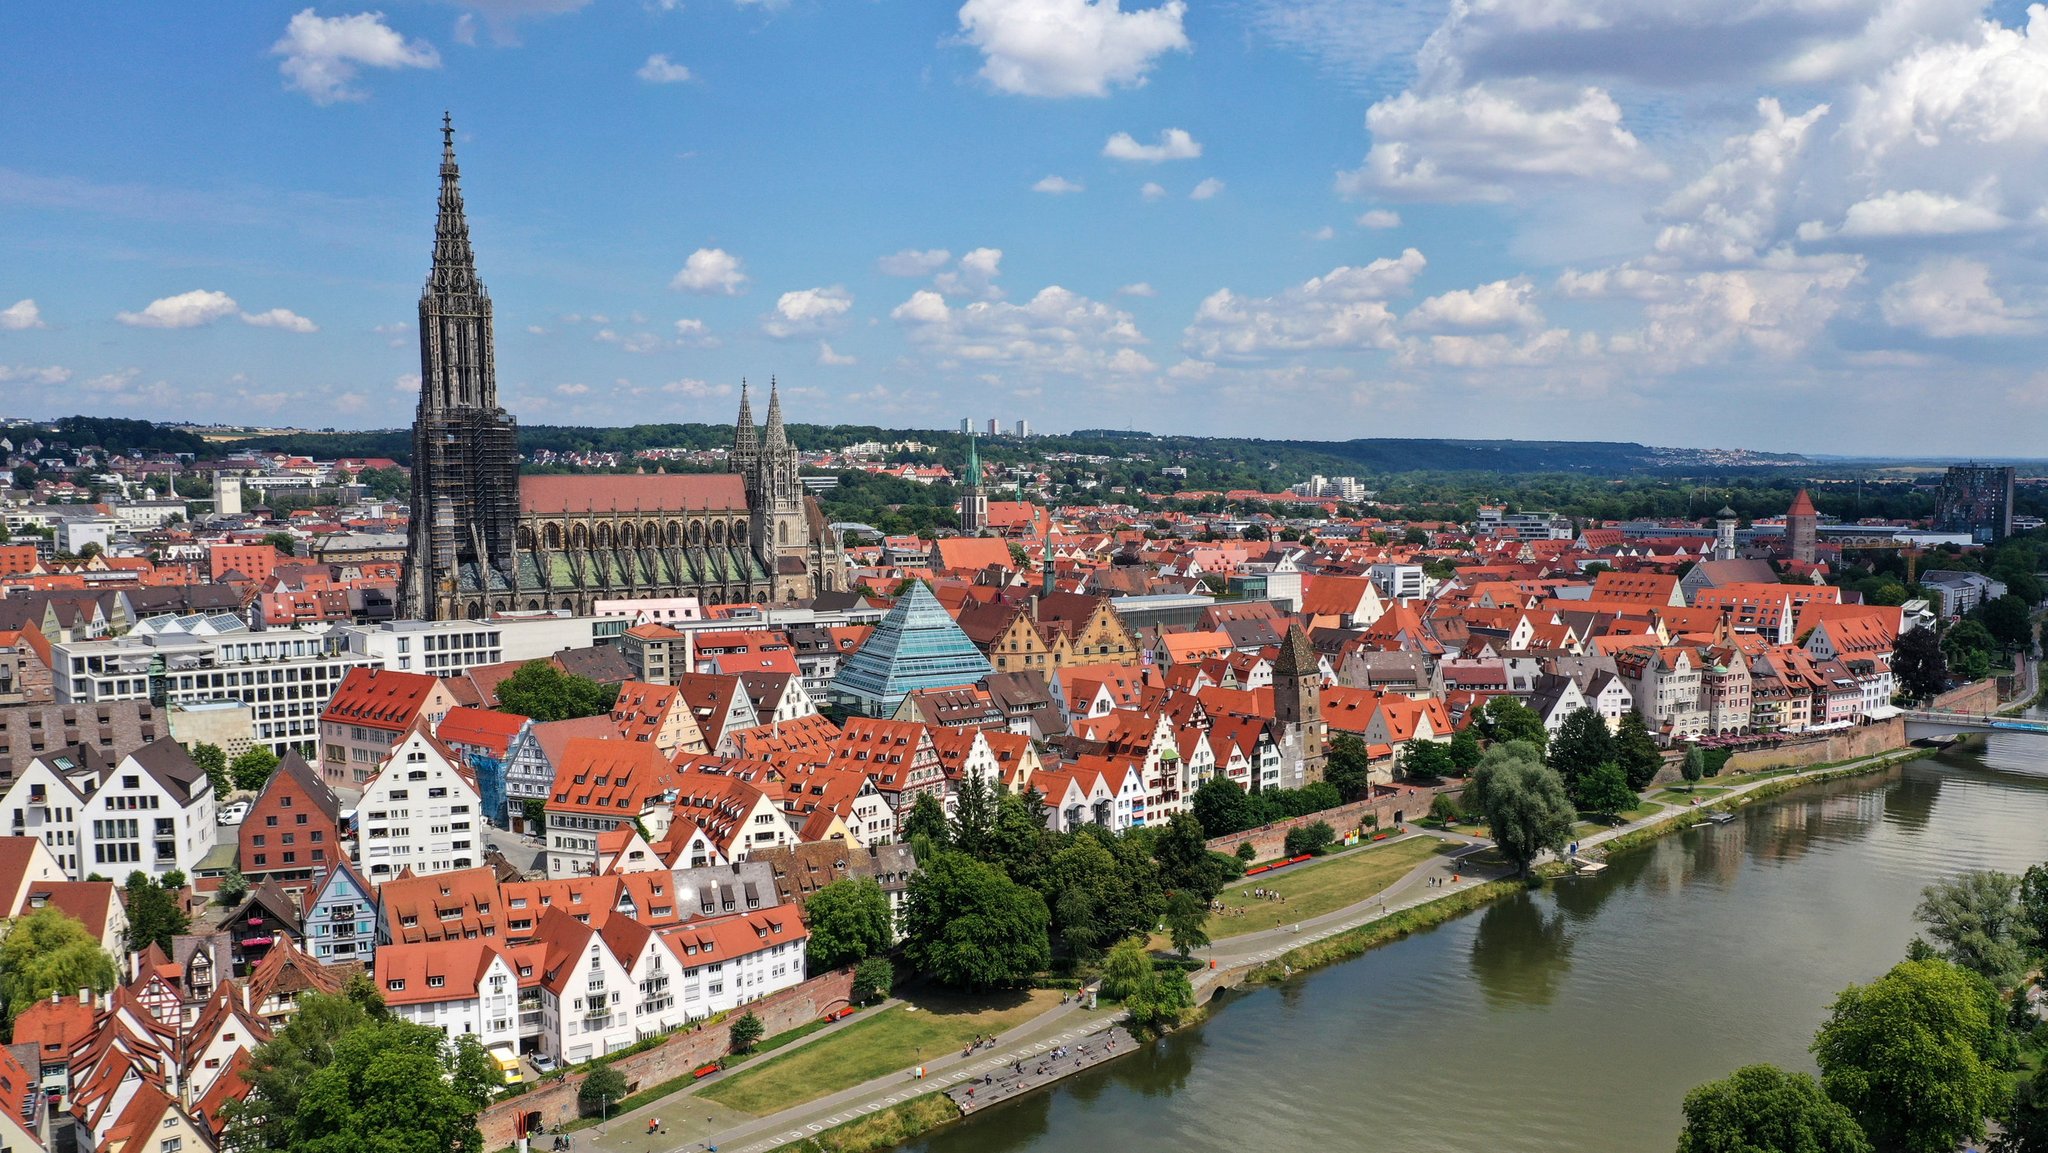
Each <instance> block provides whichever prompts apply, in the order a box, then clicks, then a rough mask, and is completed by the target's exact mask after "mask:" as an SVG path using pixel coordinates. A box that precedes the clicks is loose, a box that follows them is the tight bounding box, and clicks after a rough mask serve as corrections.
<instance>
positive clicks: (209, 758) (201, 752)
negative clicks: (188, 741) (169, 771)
mask: <svg viewBox="0 0 2048 1153" xmlns="http://www.w3.org/2000/svg"><path fill="white" fill-rule="evenodd" d="M185 751H186V752H187V753H189V754H190V755H191V757H192V763H193V764H195V765H198V766H199V767H200V768H201V769H204V770H205V771H206V779H207V780H208V781H209V782H211V783H212V785H213V795H214V797H216V798H220V797H225V796H227V795H228V794H229V793H231V792H234V791H235V779H234V777H232V776H231V775H229V773H228V754H227V751H226V750H225V749H222V748H221V747H220V746H219V745H211V744H207V743H206V742H205V741H201V742H199V743H198V744H195V745H188V746H186V748H185Z"/></svg>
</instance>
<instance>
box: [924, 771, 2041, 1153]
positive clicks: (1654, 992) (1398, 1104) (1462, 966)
mask: <svg viewBox="0 0 2048 1153" xmlns="http://www.w3.org/2000/svg"><path fill="white" fill-rule="evenodd" d="M2043 860H2048V738H2040V737H2025V736H2010V737H2008V736H2003V735H1994V736H1993V737H1992V738H1991V744H1990V746H1989V747H1988V748H1982V747H1980V748H1979V749H1977V750H1976V751H1974V752H1955V751H1951V752H1944V753H1942V754H1941V755H1940V756H1938V757H1934V758H1930V759H1926V760H1922V761H1917V762H1914V763H1911V764H1909V765H1907V766H1904V767H1903V768H1898V769H1893V770H1890V771H1889V772H1886V773H1884V774H1879V775H1872V776H1868V777H1862V778H1856V779H1853V780H1848V781H1839V782H1835V783H1832V784H1828V785H1819V786H1814V787H1811V788H1806V789H1802V790H1799V791H1797V792H1794V793H1791V794H1788V795H1787V796H1785V797H1783V798H1780V799H1779V800H1776V801H1773V802H1768V803H1765V804H1761V805H1757V806H1754V807H1752V808H1749V809H1746V810H1743V811H1742V813H1741V814H1740V817H1739V819H1738V820H1736V821H1735V822H1733V823H1732V824H1728V825H1722V826H1712V825H1709V826H1704V827H1701V828H1698V829H1694V830H1691V831H1689V832H1685V833H1682V834H1678V835H1674V836H1671V837H1668V838H1665V839H1664V840H1662V841H1659V842H1656V843H1655V844H1653V845H1651V846H1649V847H1647V848H1644V849H1640V850H1638V851H1635V852H1633V853H1625V854H1622V855H1620V856H1618V857H1616V858H1614V859H1613V860H1612V861H1611V862H1610V867H1609V868H1608V869H1607V870H1606V871H1605V872H1604V873H1602V874H1600V875H1599V876H1597V877H1591V878H1570V879H1565V880H1560V881H1557V882H1554V883H1553V884H1552V885H1551V886H1549V887H1548V888H1547V889H1546V890H1544V891H1542V892H1538V893H1532V894H1524V895H1518V896H1515V897H1512V898H1510V899H1507V900H1504V901H1501V902H1498V903H1496V904H1493V905H1490V906H1488V907H1486V908H1485V909H1482V910H1479V911H1477V912H1474V913H1472V914H1469V915H1467V916H1465V917H1462V918H1459V919H1457V920H1454V921H1452V922H1449V923H1448V924H1445V925H1443V926H1441V927H1439V928H1437V929H1434V930H1431V931H1429V932H1425V933H1421V934H1418V935H1416V936H1413V937H1410V938H1408V939H1406V940H1403V941H1397V942H1395V943H1393V944H1390V945H1388V946H1385V947H1383V948H1380V949H1376V950H1374V951H1372V952H1370V953H1367V954H1366V955H1365V956H1363V957H1360V958H1358V959H1356V960H1353V961H1349V962H1345V963H1343V964H1339V965H1335V966H1332V967H1330V968H1328V969H1324V970H1320V971H1317V972H1313V973H1309V974H1306V975H1304V976H1302V977H1299V978H1296V979H1295V980H1293V981H1291V982H1289V983H1287V984H1285V985H1282V986H1279V987H1272V988H1262V989H1256V990H1252V991H1250V992H1244V993H1239V994H1234V995H1231V996H1230V999H1229V1000H1228V1001H1226V1002H1225V1003H1223V1005H1222V1006H1221V1007H1220V1008H1219V1010H1218V1011H1217V1012H1216V1013H1215V1014H1213V1015H1212V1016H1211V1017H1210V1018H1209V1019H1208V1020H1207V1021H1205V1022H1204V1023H1203V1024H1201V1025H1199V1026H1196V1027H1193V1028H1189V1029H1184V1030H1182V1031H1180V1032H1178V1033H1175V1034H1173V1035H1172V1036H1170V1037H1168V1038H1166V1039H1164V1040H1163V1041H1160V1042H1158V1043H1156V1044H1155V1045H1153V1046H1151V1047H1149V1048H1148V1049H1147V1050H1146V1051H1145V1052H1143V1053H1141V1054H1138V1055H1135V1056H1132V1057H1129V1058H1125V1059H1122V1060H1119V1061H1117V1062H1113V1063H1111V1064H1110V1065H1108V1066H1105V1067H1104V1068H1102V1069H1100V1070H1096V1071H1091V1072H1089V1073H1086V1074H1083V1075H1080V1076H1077V1077H1074V1078H1071V1079H1069V1080H1067V1081H1063V1082H1061V1083H1060V1085H1059V1087H1057V1088H1056V1089H1053V1090H1052V1091H1050V1092H1046V1093H1040V1094H1036V1095H1034V1096H1031V1097H1027V1098H1024V1099H1021V1100H1019V1101H1017V1102H1015V1103H1013V1104H1009V1105H1005V1106H1003V1107H1001V1108H998V1109H993V1110H990V1111H988V1112H986V1113H981V1114H977V1115H976V1116H975V1117H974V1118H972V1119H971V1120H967V1121H964V1122H961V1123H959V1124H956V1125H952V1126H949V1127H947V1128H945V1129H942V1130H939V1131H937V1132H935V1133H933V1134H931V1135H930V1136H929V1137H927V1138H925V1139H923V1140H921V1141H920V1142H918V1143H916V1144H915V1145H913V1146H911V1148H912V1149H914V1150H916V1151H917V1153H1064V1151H1066V1150H1082V1149H1113V1150H1116V1151H1117V1153H1147V1151H1151V1150H1158V1151H1160V1153H1166V1151H1169V1150H1170V1151H1173V1153H1201V1151H1214V1153H1246V1151H1251V1150H1269V1149H1303V1150H1306V1149H1370V1150H1386V1151H1391V1153H1401V1151H1410V1150H1413V1151H1418V1153H1419V1151H1432V1153H1433V1151H1452V1150H1458V1151H1462V1150H1481V1149H1484V1150H1500V1151H1507V1153H1512V1151H1528V1153H1564V1151H1567V1150H1569V1151H1572V1153H1654V1151H1657V1150H1668V1149H1671V1148H1674V1147H1675V1145H1676V1142H1677V1137H1678V1129H1679V1123H1680V1116H1679V1103H1680V1101H1681V1100H1682V1099H1683V1097H1684V1096H1685V1093H1686V1091H1687V1090H1688V1089H1690V1088H1692V1087H1693V1086H1695V1085H1697V1084H1699V1083H1700V1082H1702V1081H1707V1080H1711V1079H1713V1078H1716V1077H1721V1076H1724V1075H1726V1074H1727V1073H1729V1072H1730V1071H1732V1070H1733V1069H1735V1068H1737V1067H1738V1066H1741V1065H1746V1064H1751V1063H1753V1062H1758V1061H1768V1062H1773V1063H1776V1064H1779V1065H1782V1066H1785V1067H1786V1068H1792V1069H1803V1070H1806V1071H1809V1072H1812V1071H1813V1070H1814V1065H1813V1061H1812V1059H1811V1057H1810V1056H1809V1055H1808V1054H1807V1052H1806V1047H1807V1045H1808V1044H1809V1043H1810V1042H1811V1041H1812V1039H1813V1033H1814V1030H1815V1029H1816V1028H1818V1027H1819V1025H1820V1023H1821V1021H1822V1019H1823V1017H1824V1016H1825V1015H1826V1013H1827V1009H1828V1006H1829V1004H1830V1003H1831V1002H1832V1001H1833V999H1834V996H1835V994H1836V993H1837V992H1838V991H1840V990H1841V988H1842V987H1843V986H1845V985H1848V984H1851V983H1861V982H1866V981H1870V980H1872V979H1874V978H1876V977H1878V976H1880V975H1882V974H1883V973H1884V971H1885V970H1886V969H1888V968H1890V967H1891V965H1892V964H1894V963H1895V962H1897V961H1899V960H1901V959H1902V958H1903V956H1904V953H1905V948H1906V944H1907V942H1908V941H1909V940H1910V939H1911V938H1912V936H1913V934H1914V930H1915V926H1914V922H1913V917H1912V914H1913V907H1914V906H1915V905H1916V904H1917V903H1918V901H1919V897H1920V890H1921V888H1922V887H1923V886H1925V885H1926V884H1928V883H1929V882H1931V881H1934V880H1936V879H1937V878H1940V877H1943V876H1946V875H1948V874H1951V873H1955V872H1959V871H1962V870H1964V869H1982V868H1997V869H2003V870H2007V871H2010V872H2018V871H2020V870H2021V869H2023V868H2025V867H2026V866H2028V865H2031V864H2036V863H2039V862H2041V861H2043Z"/></svg>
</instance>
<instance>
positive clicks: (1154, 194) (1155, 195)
mask: <svg viewBox="0 0 2048 1153" xmlns="http://www.w3.org/2000/svg"><path fill="white" fill-rule="evenodd" d="M1138 195H1140V196H1142V197H1144V198H1145V199H1147V200H1164V199H1166V186H1165V185H1162V184H1158V183H1155V182H1153V181H1150V180H1147V181H1146V182H1145V186H1144V187H1143V188H1140V189H1138Z"/></svg>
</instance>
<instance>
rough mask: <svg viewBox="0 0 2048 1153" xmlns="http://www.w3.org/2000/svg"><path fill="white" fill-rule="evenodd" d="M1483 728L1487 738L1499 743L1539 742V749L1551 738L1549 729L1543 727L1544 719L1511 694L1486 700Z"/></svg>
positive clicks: (1537, 747)
mask: <svg viewBox="0 0 2048 1153" xmlns="http://www.w3.org/2000/svg"><path fill="white" fill-rule="evenodd" d="M1479 729H1480V732H1481V733H1482V734H1483V735H1484V736H1485V737H1486V739H1487V740H1489V741H1493V742H1495V743H1496V744H1500V743H1505V742H1507V741H1527V742H1528V743H1530V744H1532V745H1535V746H1536V749H1537V751H1538V752H1541V751H1542V749H1543V747H1544V744H1545V743H1546V742H1547V741H1548V740H1549V739H1550V732H1549V730H1547V729H1545V728H1544V727H1543V718H1542V717H1539V716H1537V715H1536V711H1535V710H1534V709H1531V708H1530V707H1529V706H1527V705H1525V704H1523V703H1522V702H1521V701H1518V700H1516V699H1515V698H1514V697H1510V696H1498V697H1495V698H1493V699H1492V700H1490V701H1488V702H1486V707H1485V708H1484V709H1482V710H1480V714H1479Z"/></svg>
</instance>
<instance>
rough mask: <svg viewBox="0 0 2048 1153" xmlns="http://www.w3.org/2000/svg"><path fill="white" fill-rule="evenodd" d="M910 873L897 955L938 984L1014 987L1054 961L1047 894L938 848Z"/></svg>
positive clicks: (973, 860)
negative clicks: (1037, 891)
mask: <svg viewBox="0 0 2048 1153" xmlns="http://www.w3.org/2000/svg"><path fill="white" fill-rule="evenodd" d="M922 865H923V867H922V868H920V869H919V870H918V871H917V873H916V874H914V875H913V876H912V877H911V878H910V887H909V891H908V893H907V894H906V896H905V901H904V910H903V930H904V931H903V937H904V942H905V944H904V949H903V953H904V956H905V957H906V958H908V959H909V961H910V963H911V964H913V965H915V966H917V968H918V969H919V970H920V971H921V972H923V973H925V974H926V975H927V976H929V977H931V978H932V979H933V980H935V981H937V982H939V983H940V984H942V985H951V986H954V987H956V988H962V989H989V988H994V987H996V986H998V985H1009V984H1014V983H1016V982H1017V981H1019V980H1022V979H1023V978H1025V977H1027V976H1029V975H1031V974H1032V973H1035V972H1037V971H1038V970H1040V969H1043V968H1045V967H1046V966H1047V965H1048V964H1050V963H1051V962H1052V951H1051V948H1050V944H1049V941H1048V936H1047V930H1048V927H1049V923H1050V921H1051V916H1050V914H1049V913H1048V912H1047V911H1046V907H1045V898H1043V897H1041V896H1039V895H1038V894H1037V893H1036V892H1034V891H1032V890H1030V889H1027V888H1025V887H1023V886H1022V885H1019V884H1017V883H1016V882H1014V881H1012V880H1010V878H1008V877H1006V876H1004V875H1003V873H1002V871H1001V870H1000V869H997V868H995V867H994V866H991V865H985V864H983V863H982V862H980V861H977V860H975V859H974V858H972V857H969V856H967V855H966V854H964V853H954V852H944V851H942V852H938V853H935V854H933V856H932V859H931V860H930V861H928V862H923V863H922Z"/></svg>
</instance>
